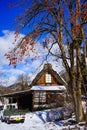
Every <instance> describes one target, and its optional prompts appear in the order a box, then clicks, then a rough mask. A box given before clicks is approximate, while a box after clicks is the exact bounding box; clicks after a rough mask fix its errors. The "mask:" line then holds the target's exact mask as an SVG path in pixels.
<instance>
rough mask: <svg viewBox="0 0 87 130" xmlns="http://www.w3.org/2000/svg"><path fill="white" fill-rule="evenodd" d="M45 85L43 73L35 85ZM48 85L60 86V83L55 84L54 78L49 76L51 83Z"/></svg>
mask: <svg viewBox="0 0 87 130" xmlns="http://www.w3.org/2000/svg"><path fill="white" fill-rule="evenodd" d="M46 84H48V83H46V73H45V74H43V75H42V76H41V78H40V79H39V80H38V81H37V85H46ZM49 84H51V85H53V84H60V83H57V81H56V79H55V77H54V76H52V75H51V83H49Z"/></svg>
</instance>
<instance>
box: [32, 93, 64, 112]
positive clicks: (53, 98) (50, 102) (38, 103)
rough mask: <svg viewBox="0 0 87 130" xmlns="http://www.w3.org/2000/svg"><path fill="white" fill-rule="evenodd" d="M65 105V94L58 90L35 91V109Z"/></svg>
mask: <svg viewBox="0 0 87 130" xmlns="http://www.w3.org/2000/svg"><path fill="white" fill-rule="evenodd" d="M63 105H64V96H63V95H60V94H59V93H58V92H45V91H44V92H43V91H34V92H33V110H38V109H45V108H54V107H61V106H63Z"/></svg>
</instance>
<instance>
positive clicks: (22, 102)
mask: <svg viewBox="0 0 87 130" xmlns="http://www.w3.org/2000/svg"><path fill="white" fill-rule="evenodd" d="M17 102H18V108H19V109H24V110H25V109H28V110H29V111H32V94H28V95H24V96H20V97H19V98H18V101H17Z"/></svg>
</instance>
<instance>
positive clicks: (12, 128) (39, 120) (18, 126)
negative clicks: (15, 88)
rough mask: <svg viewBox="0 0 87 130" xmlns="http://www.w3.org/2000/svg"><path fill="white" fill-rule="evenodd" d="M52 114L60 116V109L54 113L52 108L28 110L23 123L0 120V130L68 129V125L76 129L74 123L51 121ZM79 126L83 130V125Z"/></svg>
mask: <svg viewBox="0 0 87 130" xmlns="http://www.w3.org/2000/svg"><path fill="white" fill-rule="evenodd" d="M54 115H56V116H58V117H59V118H60V115H61V114H60V109H59V110H58V109H57V110H56V113H54V110H53V111H52V110H50V111H49V110H46V111H37V112H32V113H31V112H29V113H26V119H25V122H24V123H14V124H13V123H11V124H6V123H3V122H1V121H0V130H68V127H70V128H72V129H73V130H78V129H77V128H76V129H75V127H76V126H75V125H72V126H63V123H64V122H65V121H51V119H50V118H52V116H54ZM55 118H56V117H55ZM53 119H54V117H53ZM80 128H81V129H80V130H85V129H84V126H83V127H80Z"/></svg>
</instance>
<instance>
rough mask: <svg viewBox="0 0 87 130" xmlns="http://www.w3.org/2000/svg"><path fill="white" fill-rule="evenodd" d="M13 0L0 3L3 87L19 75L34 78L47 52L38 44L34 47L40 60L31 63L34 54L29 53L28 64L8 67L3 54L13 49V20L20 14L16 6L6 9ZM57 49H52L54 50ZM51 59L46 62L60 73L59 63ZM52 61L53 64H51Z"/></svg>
mask: <svg viewBox="0 0 87 130" xmlns="http://www.w3.org/2000/svg"><path fill="white" fill-rule="evenodd" d="M12 1H13V0H1V1H0V59H1V60H0V73H1V74H0V84H4V85H5V86H9V85H11V84H13V83H14V82H15V81H16V79H17V77H18V76H19V75H21V74H24V75H25V74H28V75H29V77H30V78H31V80H32V79H33V78H34V77H35V75H36V74H37V73H38V71H40V69H41V68H42V66H41V68H40V69H38V67H39V66H40V64H41V62H42V60H43V57H44V56H45V55H46V54H47V50H44V49H43V47H42V46H41V44H40V43H39V42H38V43H37V44H38V45H37V44H36V45H35V48H36V52H38V55H40V58H39V59H37V60H35V61H33V62H32V60H31V58H32V57H33V56H34V55H35V53H33V52H30V54H31V55H30V59H29V63H28V64H27V65H25V63H24V61H22V62H21V63H19V64H18V65H17V67H16V69H14V68H13V66H8V60H7V59H6V58H5V57H4V54H5V53H7V52H8V51H9V48H11V49H12V48H13V47H14V45H13V44H12V43H13V42H14V31H15V26H14V18H15V17H16V16H17V15H18V14H19V13H21V12H22V10H21V8H18V7H17V6H16V7H14V8H8V6H9V3H11V2H12ZM22 36H24V34H20V37H22ZM56 48H57V47H56V46H55V47H54V50H55V49H56ZM53 60H54V58H53V57H49V58H48V62H50V63H51V64H52V65H53V68H54V69H55V70H58V71H60V70H61V69H62V68H61V65H62V64H61V62H60V61H59V64H58V62H56V61H55V62H54V61H53ZM52 61H53V62H52Z"/></svg>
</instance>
